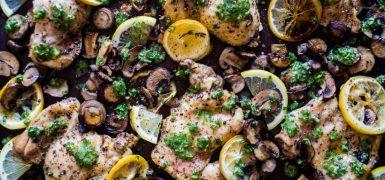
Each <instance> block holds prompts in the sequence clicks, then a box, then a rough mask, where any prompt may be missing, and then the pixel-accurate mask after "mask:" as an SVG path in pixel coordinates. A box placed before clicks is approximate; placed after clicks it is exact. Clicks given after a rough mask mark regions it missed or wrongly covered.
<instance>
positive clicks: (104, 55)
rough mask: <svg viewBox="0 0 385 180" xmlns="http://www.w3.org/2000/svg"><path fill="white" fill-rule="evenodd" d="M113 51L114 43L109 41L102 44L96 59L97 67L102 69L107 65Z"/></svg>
mask: <svg viewBox="0 0 385 180" xmlns="http://www.w3.org/2000/svg"><path fill="white" fill-rule="evenodd" d="M111 51H112V41H111V40H107V41H104V42H103V43H101V45H100V49H99V52H98V55H97V57H96V66H97V67H100V66H103V65H105V64H106V62H107V59H108V55H109V53H110V52H111Z"/></svg>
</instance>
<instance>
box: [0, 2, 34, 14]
mask: <svg viewBox="0 0 385 180" xmlns="http://www.w3.org/2000/svg"><path fill="white" fill-rule="evenodd" d="M25 2H27V0H0V6H1V10H3V12H4V14H5V15H6V16H8V17H9V16H11V15H12V14H13V13H15V12H16V11H17V10H19V8H20V7H21V6H22V5H23V4H24V3H25Z"/></svg>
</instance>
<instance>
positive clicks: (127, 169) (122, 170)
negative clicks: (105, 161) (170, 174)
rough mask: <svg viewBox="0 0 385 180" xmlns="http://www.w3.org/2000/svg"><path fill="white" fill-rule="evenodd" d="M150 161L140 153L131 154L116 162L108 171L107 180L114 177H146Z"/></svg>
mask: <svg viewBox="0 0 385 180" xmlns="http://www.w3.org/2000/svg"><path fill="white" fill-rule="evenodd" d="M148 168H149V165H148V162H147V161H146V160H145V159H144V158H143V157H142V156H139V155H135V154H134V155H129V156H127V157H125V158H123V159H121V160H119V161H118V163H116V165H115V166H114V167H112V169H111V171H110V172H109V173H108V176H107V180H114V179H145V178H146V174H147V171H148Z"/></svg>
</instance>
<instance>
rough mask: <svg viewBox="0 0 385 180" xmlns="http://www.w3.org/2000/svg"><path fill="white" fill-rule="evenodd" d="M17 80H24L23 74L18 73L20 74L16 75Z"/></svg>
mask: <svg viewBox="0 0 385 180" xmlns="http://www.w3.org/2000/svg"><path fill="white" fill-rule="evenodd" d="M15 81H16V82H21V81H23V75H21V74H18V75H17V76H16V77H15Z"/></svg>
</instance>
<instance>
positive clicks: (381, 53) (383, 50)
mask: <svg viewBox="0 0 385 180" xmlns="http://www.w3.org/2000/svg"><path fill="white" fill-rule="evenodd" d="M370 48H371V49H372V51H373V54H374V55H375V56H376V57H378V58H380V59H385V43H382V42H380V41H372V43H371V44H370Z"/></svg>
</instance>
